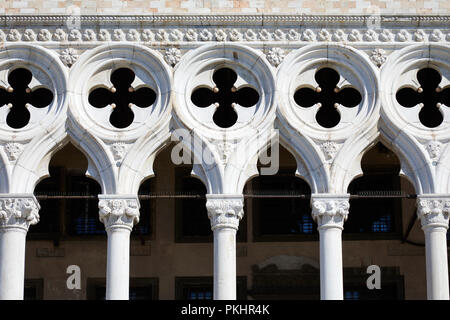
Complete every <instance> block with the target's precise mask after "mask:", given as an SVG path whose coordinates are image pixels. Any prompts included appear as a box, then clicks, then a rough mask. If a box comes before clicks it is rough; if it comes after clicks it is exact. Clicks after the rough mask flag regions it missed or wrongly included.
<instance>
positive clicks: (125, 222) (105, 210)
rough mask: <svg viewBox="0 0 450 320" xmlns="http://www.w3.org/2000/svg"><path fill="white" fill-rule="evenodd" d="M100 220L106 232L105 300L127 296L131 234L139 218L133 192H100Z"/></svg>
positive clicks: (137, 202)
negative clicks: (111, 193)
mask: <svg viewBox="0 0 450 320" xmlns="http://www.w3.org/2000/svg"><path fill="white" fill-rule="evenodd" d="M99 200H100V201H99V203H98V207H99V209H100V211H99V215H100V221H102V222H103V223H104V224H105V228H106V232H107V234H108V251H107V261H106V300H128V299H129V297H130V292H129V290H130V288H129V282H130V234H131V230H132V228H133V226H134V225H135V224H136V223H138V222H139V200H138V199H137V197H136V196H124V195H99Z"/></svg>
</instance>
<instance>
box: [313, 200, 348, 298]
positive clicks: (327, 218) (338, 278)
mask: <svg viewBox="0 0 450 320" xmlns="http://www.w3.org/2000/svg"><path fill="white" fill-rule="evenodd" d="M311 206H312V216H313V219H314V220H315V221H316V222H317V225H318V230H319V236H320V299H321V300H343V298H344V285H343V271H342V230H343V229H344V222H345V220H347V216H348V210H349V208H350V205H349V195H348V194H345V195H336V194H313V195H311Z"/></svg>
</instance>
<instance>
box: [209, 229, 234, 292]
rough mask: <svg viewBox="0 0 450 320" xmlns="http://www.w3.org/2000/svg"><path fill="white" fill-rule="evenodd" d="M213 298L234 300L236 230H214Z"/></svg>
mask: <svg viewBox="0 0 450 320" xmlns="http://www.w3.org/2000/svg"><path fill="white" fill-rule="evenodd" d="M214 299H215V300H236V230H235V229H231V228H222V229H215V230H214Z"/></svg>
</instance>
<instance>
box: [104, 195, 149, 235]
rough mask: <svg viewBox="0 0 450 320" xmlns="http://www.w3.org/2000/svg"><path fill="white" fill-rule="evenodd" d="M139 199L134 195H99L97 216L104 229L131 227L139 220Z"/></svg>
mask: <svg viewBox="0 0 450 320" xmlns="http://www.w3.org/2000/svg"><path fill="white" fill-rule="evenodd" d="M139 207H140V206H139V200H138V199H137V197H136V196H123V195H99V202H98V208H99V210H100V211H99V218H100V221H101V222H103V223H104V224H105V229H106V230H108V229H113V228H125V229H129V230H130V231H131V229H133V226H134V225H135V224H136V223H138V222H139Z"/></svg>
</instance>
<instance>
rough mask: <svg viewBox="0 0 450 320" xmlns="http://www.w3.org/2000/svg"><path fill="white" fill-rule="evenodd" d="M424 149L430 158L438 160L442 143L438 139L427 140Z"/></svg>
mask: <svg viewBox="0 0 450 320" xmlns="http://www.w3.org/2000/svg"><path fill="white" fill-rule="evenodd" d="M426 149H427V151H428V154H429V156H430V159H432V160H438V159H439V157H440V155H441V150H442V143H440V142H439V141H433V140H432V141H428V142H427V143H426Z"/></svg>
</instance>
